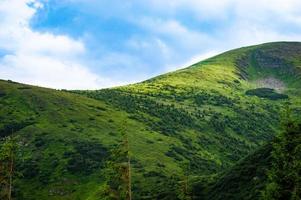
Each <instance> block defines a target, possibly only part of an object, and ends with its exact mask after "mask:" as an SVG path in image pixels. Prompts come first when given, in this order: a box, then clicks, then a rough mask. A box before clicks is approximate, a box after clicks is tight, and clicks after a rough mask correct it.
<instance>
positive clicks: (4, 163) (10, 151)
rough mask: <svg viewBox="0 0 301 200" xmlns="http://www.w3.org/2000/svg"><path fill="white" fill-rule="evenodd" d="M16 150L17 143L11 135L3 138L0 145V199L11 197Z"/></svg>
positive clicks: (9, 198) (8, 199)
mask: <svg viewBox="0 0 301 200" xmlns="http://www.w3.org/2000/svg"><path fill="white" fill-rule="evenodd" d="M16 150H17V143H16V141H15V139H14V138H13V137H12V136H8V137H6V138H4V139H3V141H2V142H1V146H0V186H1V191H0V199H7V200H11V199H12V190H13V177H14V175H15V154H16Z"/></svg>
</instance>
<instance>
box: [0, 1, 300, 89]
mask: <svg viewBox="0 0 301 200" xmlns="http://www.w3.org/2000/svg"><path fill="white" fill-rule="evenodd" d="M300 9H301V2H300V1H297V0H260V1H257V2H256V1H254V0H244V1H241V0H210V1H208V0H164V1H162V0H0V78H1V79H12V80H15V81H19V82H24V83H29V84H34V85H40V86H45V87H51V88H67V89H97V88H104V87H111V86H117V85H124V84H128V83H135V82H138V81H142V80H145V79H147V78H150V77H153V76H156V75H159V74H162V73H166V72H169V71H173V70H176V69H179V68H182V67H186V66H189V65H190V64H193V63H195V62H197V61H200V60H202V59H204V58H207V57H210V56H213V55H215V54H217V53H220V52H223V51H225V50H229V49H232V48H236V47H241V46H246V45H252V44H258V43H263V42H271V41H280V40H281V41H283V40H285V41H300V40H301V13H300Z"/></svg>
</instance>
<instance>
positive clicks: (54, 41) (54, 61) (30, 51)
mask: <svg viewBox="0 0 301 200" xmlns="http://www.w3.org/2000/svg"><path fill="white" fill-rule="evenodd" d="M42 6H43V4H41V3H40V2H38V1H35V0H3V1H1V2H0V15H1V16H2V17H1V20H0V49H2V51H5V52H7V53H6V54H5V55H4V56H2V57H1V58H0V76H1V77H0V78H3V79H12V80H14V81H20V82H24V83H29V84H34V85H40V86H45V87H51V88H66V89H74V88H78V89H87V88H99V87H106V86H112V85H114V84H116V83H113V82H111V80H110V79H105V78H101V77H100V76H99V75H96V74H95V73H92V72H91V70H90V69H89V68H88V67H86V66H85V65H84V63H83V62H82V61H81V59H80V58H81V56H83V55H84V54H85V53H86V49H85V44H83V43H82V42H81V41H79V40H74V39H72V38H70V37H68V36H67V35H54V34H52V33H50V32H44V33H41V32H36V31H34V30H32V29H31V28H30V25H29V22H30V19H31V18H32V17H33V15H34V14H35V12H36V10H37V9H40V8H42Z"/></svg>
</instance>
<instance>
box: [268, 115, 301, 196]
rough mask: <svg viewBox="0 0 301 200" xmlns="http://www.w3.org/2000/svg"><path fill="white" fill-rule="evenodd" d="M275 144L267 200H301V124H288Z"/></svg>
mask: <svg viewBox="0 0 301 200" xmlns="http://www.w3.org/2000/svg"><path fill="white" fill-rule="evenodd" d="M284 127H285V130H284V131H283V133H282V134H281V135H280V136H279V137H277V138H276V140H275V141H274V143H273V152H272V167H271V169H270V170H269V172H268V184H267V186H266V188H265V191H264V192H263V199H265V200H282V199H285V200H300V199H301V124H296V123H293V122H291V121H290V122H288V123H286V124H285V126H284Z"/></svg>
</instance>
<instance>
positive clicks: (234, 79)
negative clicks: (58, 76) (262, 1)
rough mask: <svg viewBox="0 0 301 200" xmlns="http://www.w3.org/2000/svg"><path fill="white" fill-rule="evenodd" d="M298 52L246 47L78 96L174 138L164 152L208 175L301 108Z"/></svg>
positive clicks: (294, 46) (288, 46)
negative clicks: (288, 110)
mask: <svg viewBox="0 0 301 200" xmlns="http://www.w3.org/2000/svg"><path fill="white" fill-rule="evenodd" d="M300 55H301V43H286V42H280V43H269V44H263V45H257V46H251V47H244V48H240V49H236V50H232V51H229V52H226V53H223V54H221V55H218V56H215V57H213V58H210V59H207V60H205V61H202V62H200V63H197V64H195V65H193V66H191V67H188V68H186V69H182V70H178V71H176V72H171V73H168V74H164V75H161V76H158V77H155V78H153V79H150V80H147V81H144V82H142V83H139V84H133V85H129V86H125V87H117V88H112V89H106V90H99V91H86V92H85V91H80V92H79V93H81V94H85V95H87V96H88V97H91V98H95V99H100V100H102V101H105V102H107V103H108V104H111V105H114V106H116V107H118V108H120V109H121V110H124V111H126V112H128V113H129V114H130V115H131V118H132V119H135V120H137V121H140V122H141V123H143V124H145V126H146V127H148V128H147V129H148V131H150V132H156V133H159V134H161V135H164V136H166V137H167V138H170V139H173V140H175V141H176V143H174V144H172V145H171V146H169V147H168V148H169V150H168V151H167V152H165V153H164V154H162V153H163V152H162V153H161V155H160V157H162V158H163V157H167V158H168V157H169V158H171V159H172V163H173V165H175V166H179V167H180V168H181V166H183V163H190V171H189V173H190V174H191V175H192V176H195V175H209V174H212V173H216V172H218V171H221V170H224V169H227V168H229V167H230V166H232V165H233V163H235V162H236V161H238V160H239V159H240V158H242V157H244V156H246V155H248V154H249V153H250V152H251V151H253V150H254V149H256V148H258V147H259V146H261V144H262V143H263V142H265V141H268V140H270V139H271V138H272V137H273V136H274V135H275V134H277V132H278V130H279V122H280V117H281V116H280V115H281V114H280V113H281V112H282V111H284V110H285V109H286V105H287V104H290V105H291V107H292V108H293V110H294V111H295V113H294V114H295V116H298V115H299V114H300V113H301V112H300V111H301V110H300V105H301V99H300V96H301V93H300V88H301V70H300V67H299V63H300V62H301V56H300ZM265 88H266V89H265ZM148 165H149V164H148ZM134 170H135V168H134ZM161 170H162V169H156V171H157V172H160V171H161ZM163 170H164V171H165V170H167V171H169V167H168V166H166V167H164V169H163ZM171 171H173V169H172V170H171ZM184 171H185V170H184V168H183V167H182V172H183V173H184ZM146 181H147V180H146ZM142 190H143V189H142Z"/></svg>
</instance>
